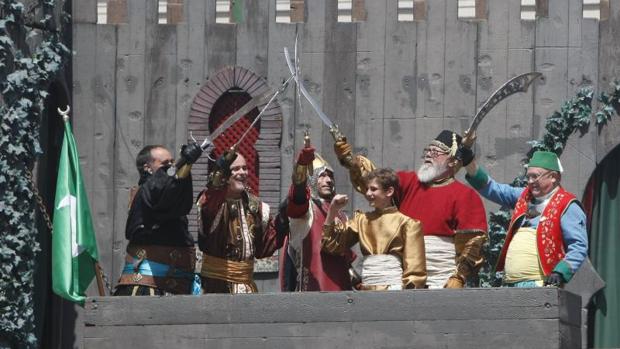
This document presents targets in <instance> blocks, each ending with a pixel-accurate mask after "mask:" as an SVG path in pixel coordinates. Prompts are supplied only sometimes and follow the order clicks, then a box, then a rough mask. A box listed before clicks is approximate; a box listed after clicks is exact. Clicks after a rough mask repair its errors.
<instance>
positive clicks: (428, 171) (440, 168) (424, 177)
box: [417, 163, 448, 184]
mask: <svg viewBox="0 0 620 349" xmlns="http://www.w3.org/2000/svg"><path fill="white" fill-rule="evenodd" d="M447 169H448V166H447V164H443V165H433V164H426V163H424V164H422V165H421V166H420V168H419V169H418V172H417V174H418V179H419V180H420V182H422V183H425V184H426V183H431V182H432V181H434V180H435V179H437V178H439V177H440V176H441V175H443V174H444V173H445V172H446V170H447Z"/></svg>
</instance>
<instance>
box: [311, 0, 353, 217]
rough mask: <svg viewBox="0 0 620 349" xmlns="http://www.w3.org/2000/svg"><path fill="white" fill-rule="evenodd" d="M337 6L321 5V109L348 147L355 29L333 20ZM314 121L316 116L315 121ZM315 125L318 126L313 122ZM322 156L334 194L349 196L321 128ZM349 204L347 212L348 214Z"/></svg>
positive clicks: (347, 183) (330, 142) (340, 168)
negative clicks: (332, 178) (330, 172)
mask: <svg viewBox="0 0 620 349" xmlns="http://www.w3.org/2000/svg"><path fill="white" fill-rule="evenodd" d="M336 13H337V3H336V2H335V1H326V2H325V12H324V16H325V26H324V28H323V30H324V31H325V46H324V49H323V50H324V51H323V52H324V53H323V55H322V59H323V84H322V87H321V90H322V94H323V101H322V106H323V110H324V111H325V113H326V114H327V115H329V116H330V117H331V118H332V121H333V122H335V123H336V124H338V126H339V128H340V131H341V132H342V133H343V134H345V135H346V136H347V137H348V139H349V140H350V141H351V142H352V144H356V141H355V127H356V125H355V108H354V107H353V106H354V105H355V103H356V95H355V92H356V75H355V73H356V65H357V50H356V46H357V26H356V25H351V24H348V23H339V22H338V21H337V16H336ZM314 120H316V117H315V119H314ZM317 125H318V123H317ZM321 132H322V145H323V154H322V155H323V157H324V158H325V159H326V160H327V161H328V162H329V163H330V164H331V165H332V167H333V168H334V176H335V178H337V179H338V192H340V193H343V194H348V195H349V196H352V194H353V192H352V186H351V182H350V181H348V180H343V179H345V178H348V170H346V169H345V168H344V167H343V166H341V165H340V164H339V163H338V160H337V159H336V154H335V153H334V151H333V144H334V140H333V137H332V135H331V134H330V133H329V131H328V129H327V127H325V126H322V130H321ZM351 208H352V207H351V201H349V203H348V205H347V209H348V210H349V212H351Z"/></svg>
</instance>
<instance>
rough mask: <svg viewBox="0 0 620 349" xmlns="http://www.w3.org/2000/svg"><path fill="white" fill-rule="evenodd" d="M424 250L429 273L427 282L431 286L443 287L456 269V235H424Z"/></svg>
mask: <svg viewBox="0 0 620 349" xmlns="http://www.w3.org/2000/svg"><path fill="white" fill-rule="evenodd" d="M424 250H425V253H426V273H427V275H428V279H427V281H426V284H427V285H428V287H429V288H443V286H444V285H445V284H446V281H448V278H449V277H450V276H451V275H452V274H454V271H455V269H456V264H455V262H454V257H455V255H456V250H455V247H454V237H452V236H442V235H424Z"/></svg>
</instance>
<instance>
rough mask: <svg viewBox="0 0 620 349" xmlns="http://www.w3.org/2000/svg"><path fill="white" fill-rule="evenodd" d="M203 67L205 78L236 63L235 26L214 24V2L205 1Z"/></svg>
mask: <svg viewBox="0 0 620 349" xmlns="http://www.w3.org/2000/svg"><path fill="white" fill-rule="evenodd" d="M205 3H206V11H207V15H206V24H205V25H206V31H205V61H204V62H205V66H204V69H203V71H204V72H205V74H206V78H207V79H208V77H209V76H211V75H214V74H215V72H217V71H218V70H220V69H222V68H224V67H225V66H234V65H236V64H237V61H236V57H237V55H236V48H237V44H236V42H237V34H236V33H237V31H236V28H235V26H236V24H220V23H215V1H206V2H205Z"/></svg>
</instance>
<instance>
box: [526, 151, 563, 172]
mask: <svg viewBox="0 0 620 349" xmlns="http://www.w3.org/2000/svg"><path fill="white" fill-rule="evenodd" d="M527 167H540V168H544V169H547V170H551V171H557V172H560V173H562V172H564V169H563V168H562V164H561V163H560V159H559V158H558V156H557V155H556V154H555V153H553V152H550V151H540V150H539V151H536V152H534V155H532V158H531V159H530V163H529V164H527Z"/></svg>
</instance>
